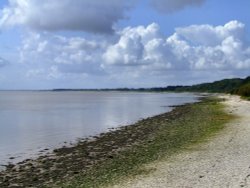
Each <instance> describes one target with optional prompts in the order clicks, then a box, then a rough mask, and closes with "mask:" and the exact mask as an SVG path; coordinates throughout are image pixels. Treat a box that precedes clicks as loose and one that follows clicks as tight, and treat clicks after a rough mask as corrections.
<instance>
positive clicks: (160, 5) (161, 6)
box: [151, 0, 206, 13]
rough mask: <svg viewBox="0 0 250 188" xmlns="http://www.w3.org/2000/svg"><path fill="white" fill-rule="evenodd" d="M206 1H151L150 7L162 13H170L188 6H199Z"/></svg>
mask: <svg viewBox="0 0 250 188" xmlns="http://www.w3.org/2000/svg"><path fill="white" fill-rule="evenodd" d="M205 1H206V0H151V4H152V6H153V7H154V8H155V9H156V10H158V11H160V12H162V13H172V12H175V11H178V10H181V9H184V8H186V7H188V6H200V5H202V4H203V3H204V2H205Z"/></svg>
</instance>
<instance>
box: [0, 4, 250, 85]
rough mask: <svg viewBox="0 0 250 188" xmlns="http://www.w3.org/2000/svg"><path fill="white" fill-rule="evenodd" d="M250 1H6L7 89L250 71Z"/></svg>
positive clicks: (193, 78) (0, 34) (0, 58)
mask: <svg viewBox="0 0 250 188" xmlns="http://www.w3.org/2000/svg"><path fill="white" fill-rule="evenodd" d="M249 7H250V1H249V0H241V1H238V0H220V1H218V0H105V1H101V0H53V1H52V0H42V1H41V0H1V1H0V89H2V90H9V89H32V90H33V89H53V88H117V87H129V88H139V87H164V86H168V85H191V84H196V83H203V82H211V81H215V80H219V79H223V78H233V77H241V78H244V77H246V76H250V14H249Z"/></svg>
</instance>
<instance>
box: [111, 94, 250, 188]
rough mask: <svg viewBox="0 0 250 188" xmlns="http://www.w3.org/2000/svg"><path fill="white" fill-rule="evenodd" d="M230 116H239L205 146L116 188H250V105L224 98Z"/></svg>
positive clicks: (181, 154)
mask: <svg viewBox="0 0 250 188" xmlns="http://www.w3.org/2000/svg"><path fill="white" fill-rule="evenodd" d="M223 98H225V99H226V101H225V102H223V103H224V104H225V105H226V110H227V112H228V113H231V114H234V115H236V116H237V118H236V119H235V120H233V121H232V122H230V123H228V124H227V125H226V127H225V129H224V130H223V131H221V132H219V133H218V134H216V135H215V136H213V137H211V138H210V139H208V140H207V142H205V143H201V144H198V145H192V146H191V147H189V148H187V150H185V151H183V152H180V153H178V154H177V155H173V156H172V157H171V158H168V159H165V160H162V161H157V162H155V163H151V164H149V165H148V166H147V167H146V168H151V169H154V171H153V172H152V173H150V174H149V175H147V176H137V177H136V178H135V179H130V180H127V181H126V182H125V183H123V184H119V185H115V186H113V187H117V188H118V187H119V188H120V187H126V188H129V187H131V188H132V187H133V188H140V187H158V188H160V187H162V188H163V187H197V188H198V187H249V186H250V145H249V143H250V136H249V135H250V123H249V122H250V116H249V114H250V102H249V101H245V100H242V99H240V97H238V96H229V95H227V96H223Z"/></svg>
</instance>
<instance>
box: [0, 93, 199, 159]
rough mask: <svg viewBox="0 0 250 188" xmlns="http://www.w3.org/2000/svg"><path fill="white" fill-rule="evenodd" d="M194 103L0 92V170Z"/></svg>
mask: <svg viewBox="0 0 250 188" xmlns="http://www.w3.org/2000/svg"><path fill="white" fill-rule="evenodd" d="M194 101H196V97H195V96H194V95H192V94H173V93H172V94H166V93H136V92H135V93H134V92H133V93H132V92H0V164H6V163H7V162H9V161H11V160H10V159H9V158H10V157H16V159H15V161H18V160H22V159H23V158H25V157H30V156H31V155H33V154H35V153H38V151H39V150H42V149H45V148H55V147H59V146H61V145H62V144H63V143H64V142H70V141H73V142H74V141H76V140H77V138H82V137H87V136H90V135H96V134H99V133H101V132H105V131H107V130H108V129H109V128H111V127H118V126H121V125H126V124H130V123H133V122H135V121H138V120H139V119H142V118H145V117H149V116H154V115H156V114H160V113H163V112H166V111H170V110H171V108H170V107H169V106H171V105H180V104H183V103H189V102H194Z"/></svg>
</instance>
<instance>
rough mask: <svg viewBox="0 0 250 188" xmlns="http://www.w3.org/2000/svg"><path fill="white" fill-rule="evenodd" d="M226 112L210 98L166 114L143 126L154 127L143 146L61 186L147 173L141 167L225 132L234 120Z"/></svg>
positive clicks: (96, 184) (100, 182) (93, 183)
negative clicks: (222, 130)
mask: <svg viewBox="0 0 250 188" xmlns="http://www.w3.org/2000/svg"><path fill="white" fill-rule="evenodd" d="M223 108H224V107H223V105H222V104H221V103H219V99H215V98H213V99H211V98H210V99H205V100H203V101H202V102H199V103H196V104H192V105H185V106H182V107H178V108H177V109H176V110H175V112H172V115H171V114H170V115H169V114H168V115H167V114H165V115H161V116H157V117H154V118H151V119H149V120H147V121H148V122H147V121H145V122H142V123H144V124H146V125H147V123H149V124H150V126H149V127H153V128H152V132H151V134H148V135H147V137H146V138H144V139H143V141H142V142H140V143H139V144H135V145H133V146H132V147H128V148H127V149H125V150H122V151H120V152H118V153H117V154H116V155H114V156H112V157H110V158H108V159H106V160H104V161H103V162H101V163H99V164H97V165H95V166H94V167H93V168H92V169H90V170H88V171H87V172H85V173H82V174H79V175H78V176H76V177H74V178H73V179H72V180H70V181H67V182H65V183H64V184H59V185H60V186H63V187H72V188H73V187H74V188H75V187H83V188H85V187H102V186H106V185H110V184H113V183H117V182H119V181H120V180H122V179H124V177H127V176H134V175H137V174H141V173H148V172H147V170H145V169H143V168H142V165H144V164H147V163H150V162H152V161H154V160H158V159H161V158H162V157H166V156H170V155H171V154H173V153H175V152H176V151H180V150H181V149H184V148H185V147H186V146H188V145H190V144H195V143H197V142H201V141H204V140H205V139H206V138H208V137H209V136H211V135H213V134H214V133H216V132H218V131H220V130H221V129H223V127H224V125H225V123H227V122H228V121H229V120H231V119H232V118H233V117H232V116H230V115H228V114H226V113H225V112H224V110H223ZM176 113H177V114H176ZM173 114H174V115H173ZM142 136H143V135H142Z"/></svg>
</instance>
